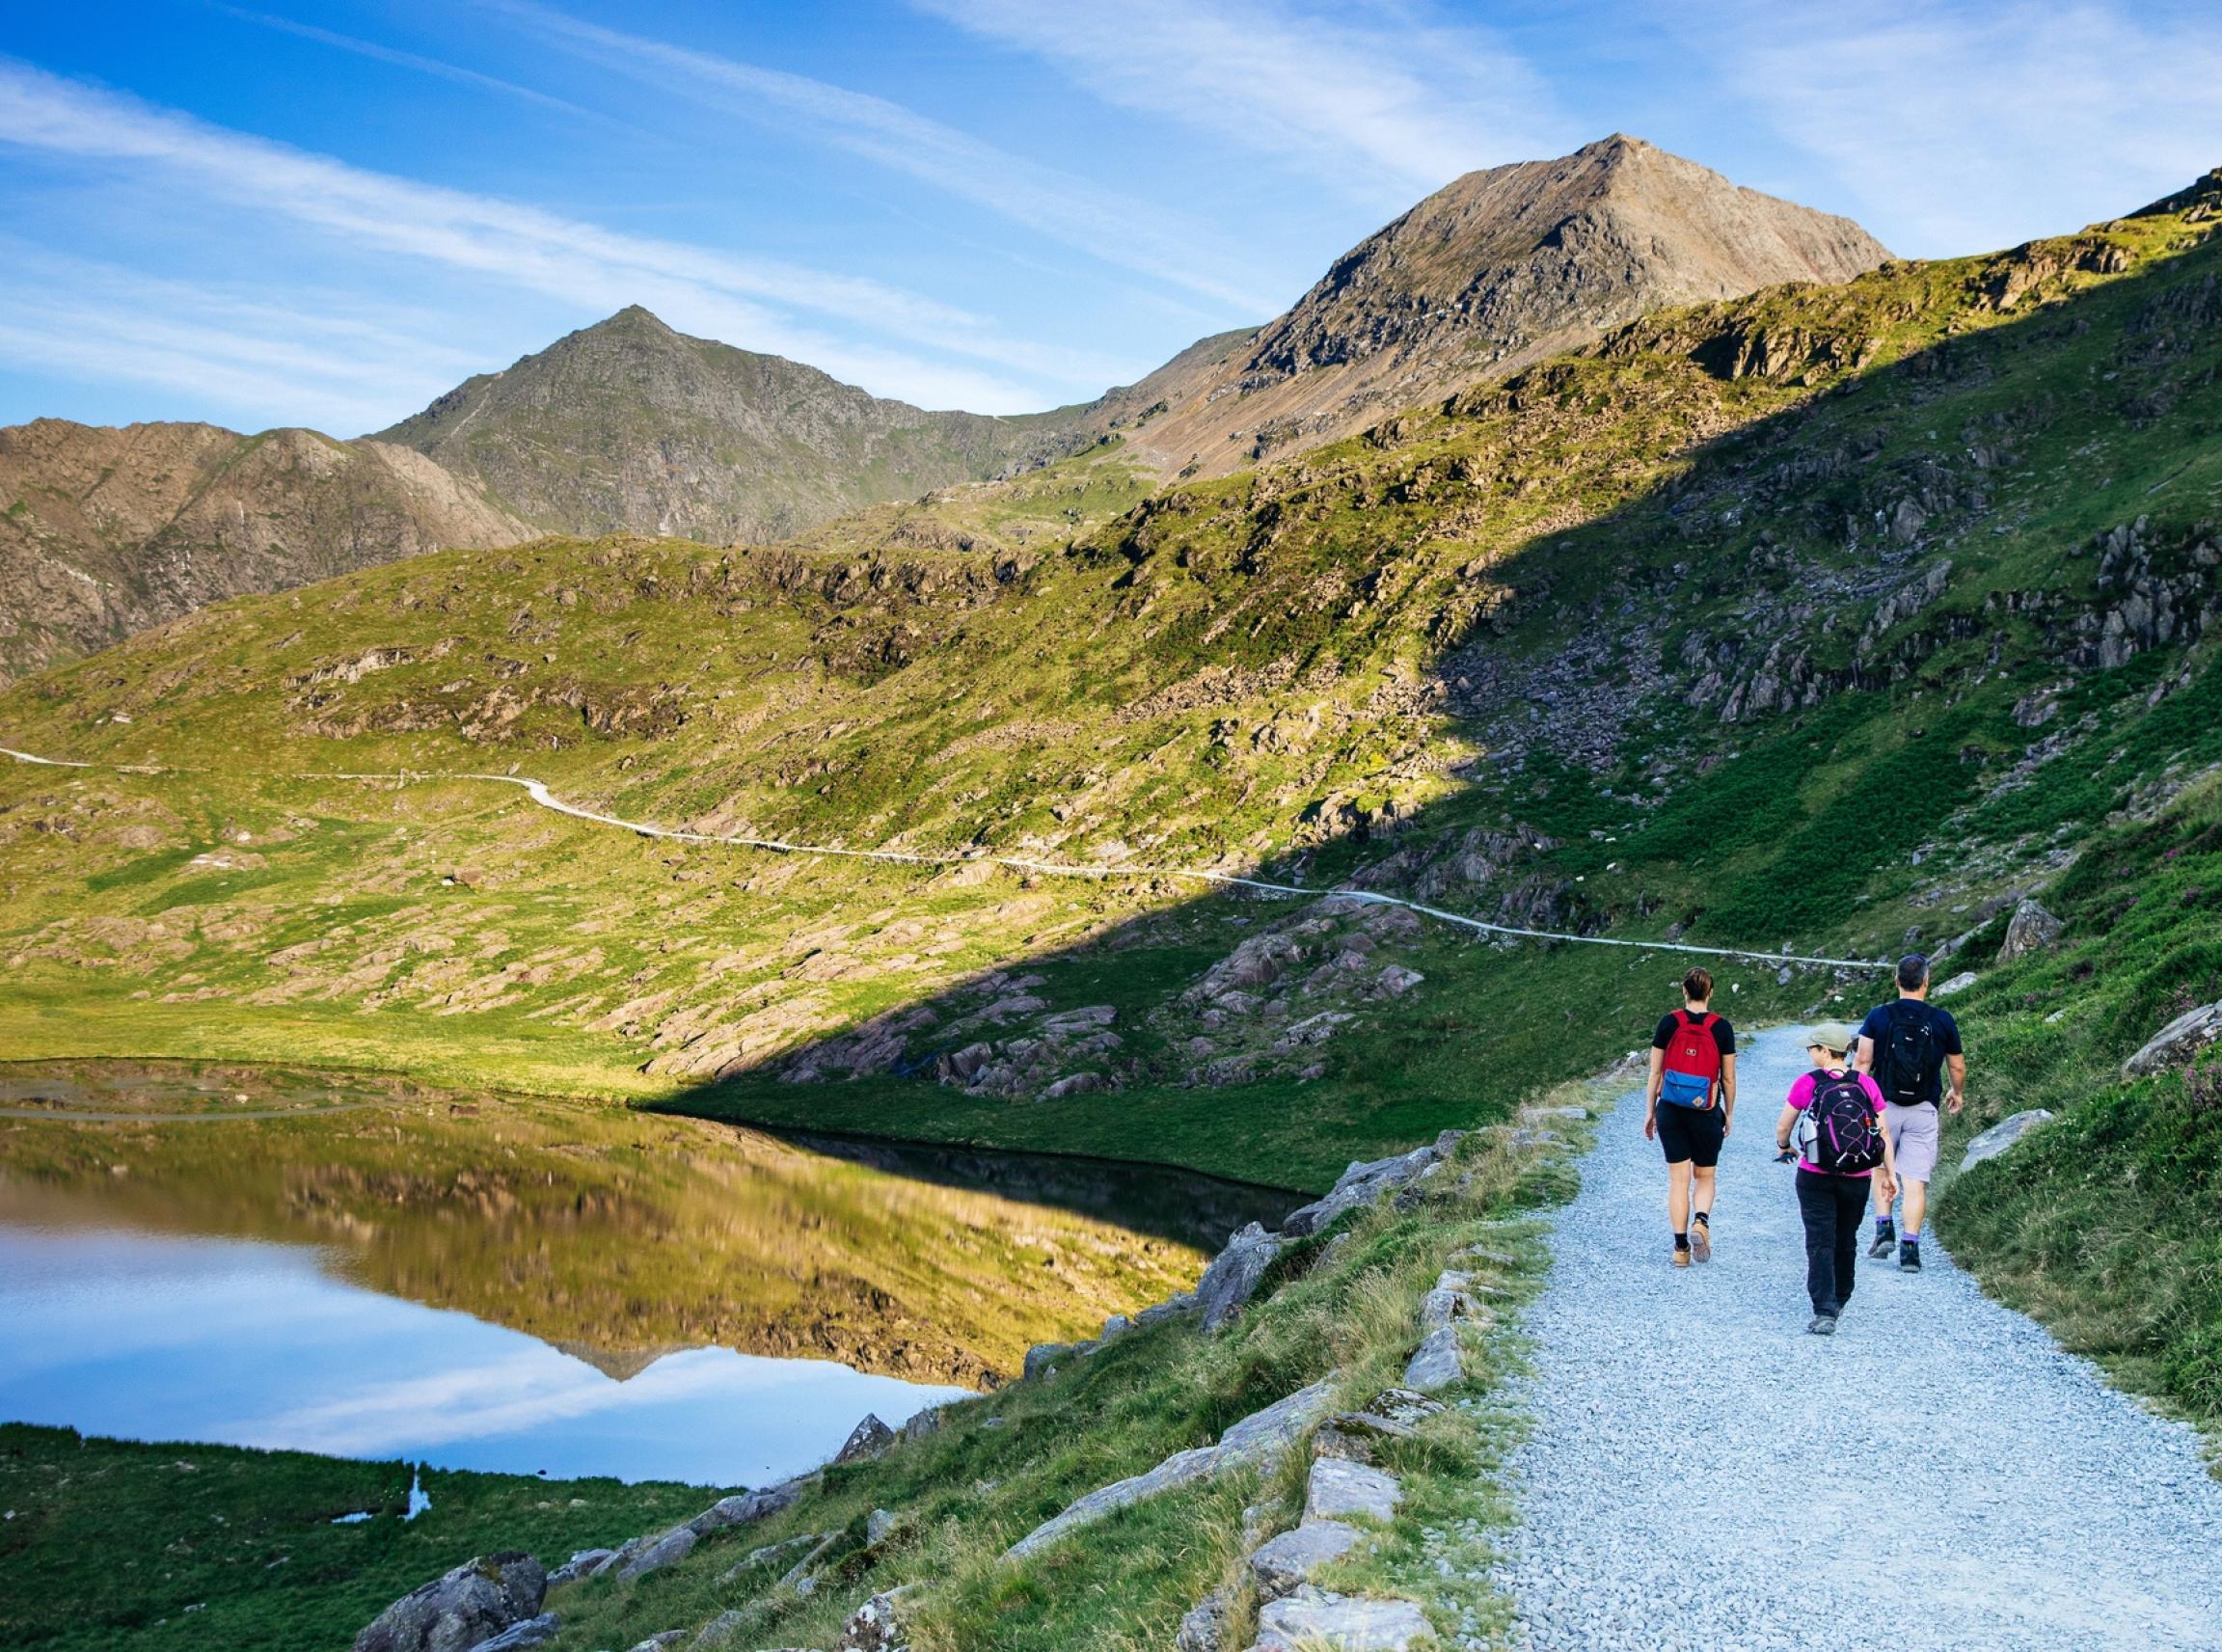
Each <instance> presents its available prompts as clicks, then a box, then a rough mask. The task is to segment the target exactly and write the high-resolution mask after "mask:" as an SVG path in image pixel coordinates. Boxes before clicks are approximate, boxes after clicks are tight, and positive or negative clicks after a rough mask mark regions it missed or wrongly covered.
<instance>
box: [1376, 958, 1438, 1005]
mask: <svg viewBox="0 0 2222 1652" xmlns="http://www.w3.org/2000/svg"><path fill="white" fill-rule="evenodd" d="M1426 979H1427V977H1426V976H1424V975H1423V974H1421V973H1420V972H1419V971H1418V970H1417V969H1407V968H1405V967H1404V965H1402V964H1401V963H1389V964H1384V965H1383V966H1382V968H1381V973H1380V974H1378V975H1376V976H1375V977H1374V978H1373V987H1374V990H1376V991H1377V992H1379V993H1381V994H1382V996H1384V997H1388V998H1401V997H1403V996H1404V994H1405V993H1407V992H1409V991H1411V990H1412V988H1415V987H1417V986H1419V985H1420V983H1421V982H1423V981H1424V980H1426Z"/></svg>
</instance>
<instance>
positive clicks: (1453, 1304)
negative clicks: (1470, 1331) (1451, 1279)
mask: <svg viewBox="0 0 2222 1652" xmlns="http://www.w3.org/2000/svg"><path fill="white" fill-rule="evenodd" d="M1483 1313H1484V1310H1483V1309H1482V1307H1481V1304H1480V1303H1478V1302H1477V1301H1476V1300H1475V1299H1474V1298H1473V1297H1472V1296H1471V1295H1469V1294H1468V1293H1467V1292H1466V1291H1464V1290H1462V1289H1458V1288H1455V1287H1452V1288H1448V1289H1447V1288H1445V1287H1444V1286H1436V1287H1435V1288H1434V1289H1433V1290H1430V1291H1429V1292H1428V1293H1427V1294H1426V1295H1425V1296H1423V1297H1422V1298H1421V1299H1420V1329H1421V1330H1422V1331H1423V1332H1432V1331H1439V1330H1441V1329H1442V1328H1443V1327H1444V1326H1446V1325H1448V1324H1450V1321H1451V1320H1453V1319H1476V1318H1479V1317H1481V1316H1482V1314H1483Z"/></svg>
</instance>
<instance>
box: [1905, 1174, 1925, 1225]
mask: <svg viewBox="0 0 2222 1652" xmlns="http://www.w3.org/2000/svg"><path fill="white" fill-rule="evenodd" d="M1928 1214H1929V1184H1928V1183H1927V1182H1926V1181H1909V1182H1908V1183H1907V1184H1906V1232H1909V1233H1918V1232H1921V1218H1922V1217H1924V1216H1926V1215H1928Z"/></svg>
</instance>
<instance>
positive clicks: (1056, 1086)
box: [1041, 1072, 1111, 1101]
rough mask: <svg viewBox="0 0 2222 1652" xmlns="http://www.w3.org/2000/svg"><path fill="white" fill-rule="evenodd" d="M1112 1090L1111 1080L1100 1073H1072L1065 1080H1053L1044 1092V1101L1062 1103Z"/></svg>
mask: <svg viewBox="0 0 2222 1652" xmlns="http://www.w3.org/2000/svg"><path fill="white" fill-rule="evenodd" d="M1110 1088H1111V1080H1109V1079H1108V1078H1106V1077H1104V1076H1103V1074H1101V1073H1100V1072H1070V1073H1067V1074H1066V1075H1065V1076H1064V1077H1063V1078H1058V1079H1052V1080H1051V1081H1050V1082H1049V1084H1048V1085H1046V1086H1045V1087H1044V1088H1043V1092H1042V1097H1041V1098H1042V1099H1043V1100H1044V1101H1062V1100H1064V1099H1065V1097H1068V1096H1094V1095H1096V1094H1097V1092H1099V1091H1104V1090H1108V1089H1110Z"/></svg>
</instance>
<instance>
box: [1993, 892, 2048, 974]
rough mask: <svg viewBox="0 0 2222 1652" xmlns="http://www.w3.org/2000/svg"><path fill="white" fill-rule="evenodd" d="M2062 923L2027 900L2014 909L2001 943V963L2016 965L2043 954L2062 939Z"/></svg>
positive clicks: (1999, 949) (1999, 946)
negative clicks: (2033, 955)
mask: <svg viewBox="0 0 2222 1652" xmlns="http://www.w3.org/2000/svg"><path fill="white" fill-rule="evenodd" d="M2060 928H2061V925H2060V920H2059V919H2058V918H2056V917H2054V916H2053V915H2052V914H2051V913H2050V912H2048V911H2046V909H2045V908H2044V907H2042V906H2040V905H2039V904H2038V903H2037V902H2036V901H2034V900H2030V899H2028V898H2026V897H2024V898H2023V899H2022V901H2021V902H2020V904H2019V906H2017V907H2015V908H2014V916H2013V917H2012V918H2011V919H2010V920H2008V922H2007V925H2006V934H2005V938H2004V939H2002V940H2000V941H1999V943H1998V961H1999V962H2000V963H2016V962H2019V961H2020V960H2022V959H2024V958H2027V957H2028V956H2029V955H2030V954H2032V953H2038V952H2044V951H2046V950H2047V949H2049V948H2050V947H2052V946H2053V945H2055V944H2057V943H2058V941H2059V939H2060Z"/></svg>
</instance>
